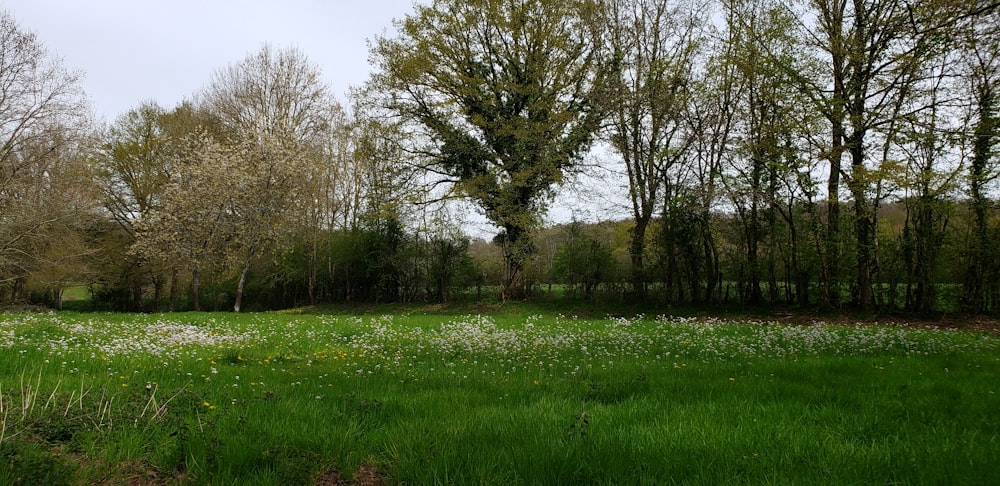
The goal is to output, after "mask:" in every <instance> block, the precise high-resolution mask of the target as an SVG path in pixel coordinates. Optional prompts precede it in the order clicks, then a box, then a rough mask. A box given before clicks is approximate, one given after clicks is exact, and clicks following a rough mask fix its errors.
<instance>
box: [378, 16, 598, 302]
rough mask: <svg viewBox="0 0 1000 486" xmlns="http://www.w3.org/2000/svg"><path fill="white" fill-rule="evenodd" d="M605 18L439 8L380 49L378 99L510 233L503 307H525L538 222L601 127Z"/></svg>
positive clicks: (431, 163)
mask: <svg viewBox="0 0 1000 486" xmlns="http://www.w3.org/2000/svg"><path fill="white" fill-rule="evenodd" d="M596 13H597V9H596V5H595V2H592V1H590V0H569V1H563V0H528V1H522V0H474V1H457V0H435V1H434V2H433V3H431V4H430V5H429V6H417V7H416V12H415V13H414V14H413V15H410V16H407V17H406V18H405V19H404V20H402V21H401V22H399V23H398V24H397V27H398V30H399V32H400V35H399V37H397V38H388V37H379V38H378V39H376V41H375V42H374V43H373V46H372V50H371V57H372V60H373V62H374V64H375V66H376V68H377V69H378V72H377V73H376V74H375V75H374V76H373V79H372V88H373V89H374V90H375V91H376V92H377V93H380V94H381V95H382V97H381V99H380V101H381V102H382V105H383V106H384V107H385V108H388V109H389V110H391V111H392V112H394V113H396V114H398V115H400V116H401V117H402V119H403V120H404V121H406V122H411V123H412V125H410V126H411V127H413V129H414V130H413V132H412V133H411V134H410V136H412V137H414V138H415V140H421V141H423V142H425V144H423V145H422V146H420V147H418V150H419V152H420V153H421V154H423V155H425V156H426V160H427V161H428V162H427V165H426V168H427V169H429V170H431V171H434V172H436V173H437V174H440V175H442V176H443V177H446V178H447V179H448V180H450V181H452V182H454V183H455V185H456V188H457V190H458V191H459V192H460V193H462V194H464V195H466V196H468V197H471V198H472V199H474V200H475V201H476V202H477V203H478V204H479V206H480V207H481V208H482V209H483V210H484V211H485V214H486V217H487V218H488V219H489V220H490V221H491V222H493V223H494V224H495V225H497V226H498V227H500V228H501V230H502V233H501V240H502V242H503V248H504V260H505V262H506V277H505V279H504V291H503V296H504V297H505V298H517V297H520V296H522V295H524V292H525V289H524V285H523V280H522V277H523V276H522V272H523V270H524V264H525V262H526V261H527V258H528V256H529V255H530V254H531V252H532V247H531V234H532V231H533V230H534V228H535V227H536V226H537V224H538V216H539V215H540V214H541V212H542V211H543V210H544V209H545V205H546V201H547V197H548V196H549V195H550V194H551V191H552V188H553V187H554V185H556V184H558V183H560V182H561V181H562V179H563V174H564V171H566V170H569V169H572V168H573V167H574V166H575V164H576V163H577V162H578V161H579V160H580V159H581V157H582V156H583V155H584V154H585V152H586V150H587V149H588V148H589V146H590V143H591V139H592V137H593V135H594V132H595V131H596V130H597V128H598V124H599V122H600V120H601V111H600V110H599V109H598V106H597V102H598V101H599V100H600V94H599V93H600V91H601V90H602V89H603V84H604V83H603V79H602V78H603V76H604V73H605V59H603V58H602V53H603V46H602V40H601V38H600V36H599V35H598V32H597V27H596V26H597V22H596V21H595V15H596Z"/></svg>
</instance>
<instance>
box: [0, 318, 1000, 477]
mask: <svg viewBox="0 0 1000 486" xmlns="http://www.w3.org/2000/svg"><path fill="white" fill-rule="evenodd" d="M998 384H1000V346H998V340H997V338H996V337H992V336H989V335H984V334H977V333H970V332H958V331H946V330H915V329H907V328H903V327H898V326H891V325H887V326H879V327H864V326H862V327H832V326H825V325H822V324H816V325H812V326H797V327H789V326H779V325H774V324H765V323H746V322H722V321H718V320H710V319H709V320H704V319H703V320H688V319H670V318H645V317H642V316H639V317H636V318H631V319H625V318H606V319H576V318H573V317H563V316H544V317H543V316H522V315H514V314H505V315H498V316H496V317H494V318H489V317H481V316H463V317H455V316H442V315H416V314H410V315H386V316H369V317H361V316H349V315H338V316H330V315H286V314H258V315H239V316H237V315H231V314H179V315H127V316H123V315H92V314H55V315H44V316H42V315H7V316H3V317H2V318H0V402H2V403H0V418H2V420H3V422H2V427H0V483H3V484H41V483H45V484H90V483H93V482H100V481H105V482H126V481H129V480H134V479H136V478H138V479H141V480H143V481H146V482H151V483H173V482H177V483H197V484H308V483H310V482H319V481H321V480H324V479H328V478H330V477H331V475H333V476H339V477H341V478H343V479H347V480H349V479H351V478H352V477H359V476H364V475H370V474H371V471H377V472H378V473H379V475H380V476H381V477H382V479H383V480H384V481H385V482H387V483H397V482H399V483H401V482H406V483H410V484H436V483H455V484H467V483H490V484H580V483H588V484H592V483H605V484H624V483H629V484H642V483H646V484H671V483H685V484H719V483H731V482H744V483H794V484H803V483H806V484H808V483H865V484H868V483H947V484H961V483H965V484H970V483H971V484H1000V472H998V470H997V468H996V464H997V462H998V460H1000V420H998V419H997V414H996V411H997V410H998V409H1000V398H998V397H997V394H996V393H997V392H998V391H1000V390H998V388H1000V387H998ZM334 473H336V474H334Z"/></svg>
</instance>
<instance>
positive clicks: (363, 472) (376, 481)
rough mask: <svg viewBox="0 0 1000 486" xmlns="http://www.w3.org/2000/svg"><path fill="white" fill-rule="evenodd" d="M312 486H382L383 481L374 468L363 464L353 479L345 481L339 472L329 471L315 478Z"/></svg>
mask: <svg viewBox="0 0 1000 486" xmlns="http://www.w3.org/2000/svg"><path fill="white" fill-rule="evenodd" d="M312 484H313V485H314V486H382V485H383V484H385V480H384V479H383V478H382V475H381V474H379V472H378V470H376V469H375V466H373V465H371V464H368V463H365V464H362V465H361V466H359V467H358V470H357V471H355V472H354V479H353V480H352V481H347V480H345V479H344V478H343V477H341V475H340V471H338V470H336V469H329V470H327V471H326V472H324V473H322V474H320V475H318V476H316V477H314V478H313V480H312Z"/></svg>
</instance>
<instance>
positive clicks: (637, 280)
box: [629, 218, 649, 298]
mask: <svg viewBox="0 0 1000 486" xmlns="http://www.w3.org/2000/svg"><path fill="white" fill-rule="evenodd" d="M647 227H649V218H636V220H635V226H633V227H632V232H631V237H632V240H631V242H630V244H629V256H630V257H631V259H632V291H633V292H635V294H636V295H637V296H639V297H640V298H641V297H645V296H646V269H645V262H644V257H645V253H646V228H647Z"/></svg>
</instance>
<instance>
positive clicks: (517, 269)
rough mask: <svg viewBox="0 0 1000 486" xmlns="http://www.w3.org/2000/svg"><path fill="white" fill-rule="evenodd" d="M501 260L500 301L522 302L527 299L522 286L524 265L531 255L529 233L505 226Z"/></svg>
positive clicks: (524, 229) (525, 230)
mask: <svg viewBox="0 0 1000 486" xmlns="http://www.w3.org/2000/svg"><path fill="white" fill-rule="evenodd" d="M502 244H503V258H504V267H505V268H506V275H505V276H504V283H503V289H502V290H501V295H500V298H501V301H502V302H506V301H508V300H522V299H524V298H525V297H527V293H526V290H525V286H524V265H525V263H526V262H527V260H528V257H529V256H530V255H531V241H530V233H529V232H528V230H527V229H526V228H523V227H520V226H515V225H507V226H506V227H505V228H504V237H503V241H502Z"/></svg>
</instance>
